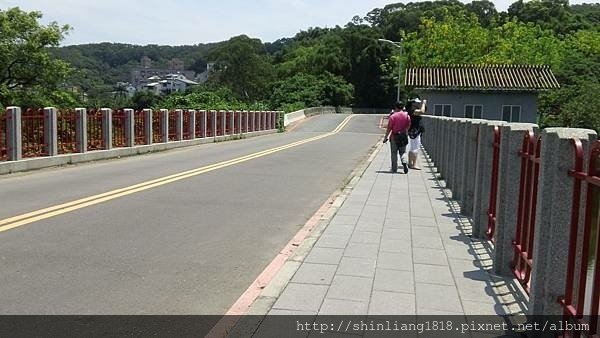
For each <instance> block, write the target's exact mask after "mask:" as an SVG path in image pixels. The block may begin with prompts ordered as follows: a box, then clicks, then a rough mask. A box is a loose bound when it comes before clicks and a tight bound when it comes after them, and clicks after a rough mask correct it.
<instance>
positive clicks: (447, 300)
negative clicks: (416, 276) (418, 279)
mask: <svg viewBox="0 0 600 338" xmlns="http://www.w3.org/2000/svg"><path fill="white" fill-rule="evenodd" d="M417 306H418V308H419V309H430V310H441V311H447V312H458V313H460V312H463V309H462V306H461V304H460V299H459V297H458V292H457V291H456V287H455V286H445V285H434V284H424V283H417Z"/></svg>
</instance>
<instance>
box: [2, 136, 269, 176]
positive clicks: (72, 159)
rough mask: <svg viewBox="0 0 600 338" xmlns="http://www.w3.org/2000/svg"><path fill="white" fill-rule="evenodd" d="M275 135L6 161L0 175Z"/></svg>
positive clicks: (171, 143)
mask: <svg viewBox="0 0 600 338" xmlns="http://www.w3.org/2000/svg"><path fill="white" fill-rule="evenodd" d="M274 133H277V130H276V129H273V130H264V131H256V132H251V133H246V134H241V135H240V134H236V135H227V136H217V137H208V138H200V139H194V140H185V141H173V142H168V143H156V144H151V145H142V146H135V147H128V148H116V149H111V150H97V151H90V152H86V153H76V154H65V155H57V156H49V157H36V158H30V159H23V160H19V161H6V162H0V175H4V174H11V173H16V172H22V171H29V170H37V169H43V168H50V167H59V166H64V165H69V164H77V163H84V162H92V161H101V160H108V159H115V158H120V157H127V156H135V155H141V154H147V153H153V152H158V151H165V150H170V149H177V148H183V147H191V146H197V145H201V144H206V143H213V142H223V141H230V140H237V139H240V138H247V137H255V136H261V135H267V134H274Z"/></svg>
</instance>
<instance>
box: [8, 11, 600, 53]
mask: <svg viewBox="0 0 600 338" xmlns="http://www.w3.org/2000/svg"><path fill="white" fill-rule="evenodd" d="M514 1H516V0H514ZM514 1H513V0H502V1H494V4H495V6H496V9H497V10H498V11H506V9H507V8H508V6H510V4H511V3H513V2H514ZM398 2H400V1H390V0H387V1H386V0H217V1H215V0H196V1H194V0H96V1H89V0H88V1H85V0H84V1H82V0H0V9H2V10H4V9H7V8H11V7H20V8H21V9H22V10H25V11H34V10H35V11H40V12H42V14H43V17H42V20H41V22H42V24H48V23H49V22H57V23H58V24H60V25H65V24H68V25H69V26H71V27H72V30H71V31H70V32H69V34H68V35H67V36H66V37H65V39H64V40H63V42H62V45H63V46H65V45H76V44H84V43H98V42H113V43H127V44H134V45H147V44H157V45H170V46H179V45H195V44H199V43H209V42H219V41H224V40H228V39H229V38H231V37H233V36H237V35H242V34H245V35H248V36H249V37H252V38H258V39H261V40H262V41H263V42H273V41H275V40H277V39H280V38H285V37H293V36H294V35H296V33H298V32H299V31H301V30H307V29H308V28H310V27H335V26H336V25H339V26H344V25H345V24H346V23H348V22H349V21H350V20H351V19H352V17H354V16H355V15H358V16H360V17H364V16H365V15H366V14H367V13H368V12H370V11H371V10H372V9H374V8H383V7H384V6H385V5H387V4H390V3H398ZM413 2H414V1H413ZM463 2H465V3H468V2H470V1H463ZM582 2H596V1H573V0H572V1H571V2H570V3H571V4H576V3H582Z"/></svg>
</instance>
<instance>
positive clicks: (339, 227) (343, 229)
mask: <svg viewBox="0 0 600 338" xmlns="http://www.w3.org/2000/svg"><path fill="white" fill-rule="evenodd" d="M353 231H354V225H348V224H329V225H328V226H327V228H325V231H323V235H321V236H330V235H333V236H350V235H352V232H353Z"/></svg>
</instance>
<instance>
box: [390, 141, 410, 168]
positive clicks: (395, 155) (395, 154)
mask: <svg viewBox="0 0 600 338" xmlns="http://www.w3.org/2000/svg"><path fill="white" fill-rule="evenodd" d="M390 149H391V150H392V171H393V172H396V171H398V154H400V161H401V162H402V164H404V163H406V159H404V153H405V152H406V146H402V147H398V145H397V144H396V142H395V140H394V139H392V140H390Z"/></svg>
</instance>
